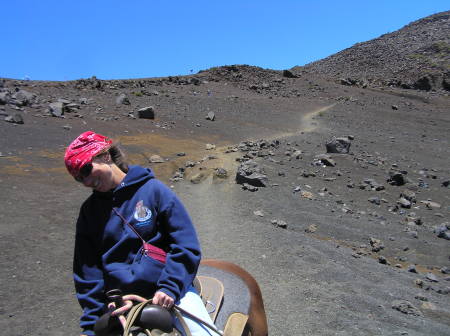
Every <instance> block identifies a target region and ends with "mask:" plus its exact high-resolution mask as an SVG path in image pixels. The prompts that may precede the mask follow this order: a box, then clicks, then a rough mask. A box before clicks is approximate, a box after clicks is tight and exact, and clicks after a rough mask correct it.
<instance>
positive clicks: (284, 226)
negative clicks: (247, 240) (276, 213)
mask: <svg viewBox="0 0 450 336" xmlns="http://www.w3.org/2000/svg"><path fill="white" fill-rule="evenodd" d="M270 222H271V223H272V224H273V225H275V226H276V227H278V228H281V229H287V227H288V225H287V223H286V222H285V221H284V220H281V219H273V220H271V221H270Z"/></svg>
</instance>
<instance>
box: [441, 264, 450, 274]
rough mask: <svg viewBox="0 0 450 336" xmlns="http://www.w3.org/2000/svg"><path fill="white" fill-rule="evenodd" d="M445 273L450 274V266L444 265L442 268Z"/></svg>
mask: <svg viewBox="0 0 450 336" xmlns="http://www.w3.org/2000/svg"><path fill="white" fill-rule="evenodd" d="M440 271H441V273H443V274H450V267H447V266H444V267H442V268H441V269H440Z"/></svg>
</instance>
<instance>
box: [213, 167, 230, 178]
mask: <svg viewBox="0 0 450 336" xmlns="http://www.w3.org/2000/svg"><path fill="white" fill-rule="evenodd" d="M214 176H215V177H218V178H221V179H225V178H227V177H228V172H227V171H226V169H225V168H217V169H216V170H215V171H214Z"/></svg>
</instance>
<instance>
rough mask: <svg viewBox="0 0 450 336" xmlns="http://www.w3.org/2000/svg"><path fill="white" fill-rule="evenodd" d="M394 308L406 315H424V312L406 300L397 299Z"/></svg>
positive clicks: (393, 303)
mask: <svg viewBox="0 0 450 336" xmlns="http://www.w3.org/2000/svg"><path fill="white" fill-rule="evenodd" d="M392 309H395V310H398V311H399V312H401V313H403V314H406V315H413V316H422V313H421V312H420V310H419V309H418V308H416V307H415V306H414V305H413V304H412V303H411V302H409V301H405V300H395V301H393V302H392Z"/></svg>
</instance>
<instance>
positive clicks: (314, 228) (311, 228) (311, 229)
mask: <svg viewBox="0 0 450 336" xmlns="http://www.w3.org/2000/svg"><path fill="white" fill-rule="evenodd" d="M316 231H317V226H316V225H315V224H311V225H310V226H308V227H307V228H306V229H305V232H306V233H314V232H316Z"/></svg>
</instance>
